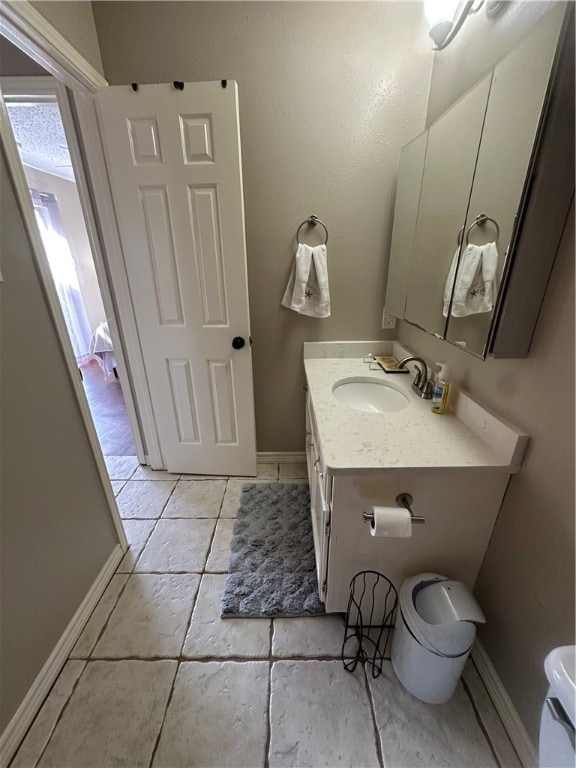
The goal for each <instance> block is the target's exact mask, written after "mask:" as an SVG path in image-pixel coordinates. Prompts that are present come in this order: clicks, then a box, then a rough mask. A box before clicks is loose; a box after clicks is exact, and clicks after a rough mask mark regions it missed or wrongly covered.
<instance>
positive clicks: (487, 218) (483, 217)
mask: <svg viewBox="0 0 576 768" xmlns="http://www.w3.org/2000/svg"><path fill="white" fill-rule="evenodd" d="M487 221H491V222H492V223H493V224H494V226H495V227H496V240H498V238H499V237H500V227H499V226H498V222H497V221H496V219H491V218H490V216H486V214H485V213H480V214H478V216H476V218H475V219H474V221H473V222H472V224H470V226H469V227H468V232H467V233H466V245H470V230H471V229H472V227H475V226H476V224H478V226H479V227H482V226H484V224H486V222H487ZM463 234H464V224H463V225H462V226H461V227H460V230H459V231H458V245H462V235H463Z"/></svg>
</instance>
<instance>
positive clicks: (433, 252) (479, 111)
mask: <svg viewBox="0 0 576 768" xmlns="http://www.w3.org/2000/svg"><path fill="white" fill-rule="evenodd" d="M491 78H492V73H490V74H489V75H486V77H484V78H483V79H482V80H481V81H480V82H479V83H478V84H477V85H476V86H474V88H472V89H471V90H470V91H468V92H467V93H466V94H465V95H464V96H463V97H462V98H461V99H460V100H459V101H457V102H456V104H454V106H453V107H451V108H450V109H449V110H448V111H447V112H445V113H444V114H443V115H442V117H440V118H439V119H438V120H437V121H436V122H435V123H434V124H433V125H432V126H431V128H430V130H429V132H428V146H427V150H426V160H425V163H424V176H423V179H422V190H421V194H420V205H419V208H418V218H417V223H416V232H415V235H414V249H413V254H412V260H411V264H410V273H409V279H408V294H407V299H406V313H405V318H406V320H408V321H409V322H411V323H414V324H415V325H418V326H419V327H420V328H422V329H424V330H425V331H428V332H429V333H433V334H435V335H436V336H440V337H442V338H444V335H445V331H446V322H447V319H446V314H447V308H445V306H444V291H445V287H446V283H447V277H448V274H449V271H450V266H451V264H452V262H453V259H454V258H457V255H456V252H457V251H458V250H459V249H458V234H459V231H460V229H461V228H462V227H463V226H464V223H465V221H466V214H467V211H468V204H469V200H470V192H471V189H472V182H473V179H474V169H475V166H476V158H477V155H478V146H479V144H480V136H481V134H482V124H483V121H484V116H485V113H486V105H487V103H488V93H489V91H490V81H491Z"/></svg>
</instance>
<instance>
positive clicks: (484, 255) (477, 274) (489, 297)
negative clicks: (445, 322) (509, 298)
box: [443, 243, 498, 317]
mask: <svg viewBox="0 0 576 768" xmlns="http://www.w3.org/2000/svg"><path fill="white" fill-rule="evenodd" d="M457 262H458V251H456V253H455V254H454V258H453V259H452V264H451V265H450V270H449V272H448V277H447V279H446V285H445V287H444V308H443V315H444V317H447V316H448V307H449V304H450V294H451V293H452V286H454V296H453V298H452V310H451V314H452V315H453V316H454V317H467V316H468V315H476V314H480V313H483V312H491V311H492V309H493V307H494V300H495V298H496V269H497V266H498V251H497V249H496V243H486V245H467V246H466V248H465V249H464V251H463V252H462V255H461V257H460V263H459V264H458V271H457V272H456V264H457ZM455 273H456V277H454V274H455Z"/></svg>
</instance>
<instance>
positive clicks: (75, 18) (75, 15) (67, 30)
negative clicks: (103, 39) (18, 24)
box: [30, 0, 104, 74]
mask: <svg viewBox="0 0 576 768" xmlns="http://www.w3.org/2000/svg"><path fill="white" fill-rule="evenodd" d="M30 4H31V5H33V6H34V8H35V9H36V10H37V11H38V13H41V14H42V16H44V18H45V19H46V21H47V22H49V23H50V24H52V26H53V27H55V28H56V29H57V30H58V32H60V34H61V35H62V37H65V38H66V40H67V41H68V42H69V43H70V45H72V46H74V48H76V50H77V51H78V52H79V53H81V54H82V56H84V58H85V59H86V60H87V61H88V62H89V63H90V64H92V66H93V67H94V69H96V70H98V72H100V74H103V72H104V70H103V69H102V59H101V58H100V48H99V46H98V38H97V36H96V28H95V26H94V14H93V12H92V3H91V2H89V0H66V1H65V2H52V0H36V2H31V3H30Z"/></svg>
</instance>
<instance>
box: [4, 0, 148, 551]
mask: <svg viewBox="0 0 576 768" xmlns="http://www.w3.org/2000/svg"><path fill="white" fill-rule="evenodd" d="M0 36H2V37H5V38H6V39H8V40H9V41H10V42H11V43H13V44H14V45H15V46H16V47H17V48H19V49H20V50H21V51H23V52H24V53H25V54H26V55H27V56H29V57H30V58H31V59H32V60H33V61H35V62H36V63H38V64H40V66H42V67H43V68H44V69H45V70H46V71H47V72H49V73H50V74H51V75H52V76H53V77H54V78H55V79H56V80H57V81H58V83H60V84H63V86H67V87H68V88H70V89H71V91H72V95H73V97H74V96H77V97H78V104H80V109H78V110H77V111H78V112H83V113H85V114H87V115H88V116H87V118H86V119H85V121H84V125H86V126H88V130H87V133H88V136H87V137H86V136H84V135H81V136H79V135H78V133H79V131H76V130H75V131H74V135H75V136H76V137H77V138H78V139H79V140H80V141H84V142H85V143H87V144H89V146H90V148H91V155H90V165H91V168H94V169H95V171H96V173H95V174H94V176H96V178H97V182H95V181H94V179H93V175H92V174H91V175H90V178H89V182H90V183H91V184H92V188H91V189H90V190H89V192H88V188H87V190H86V191H85V194H86V201H87V202H89V203H90V204H89V205H88V206H87V210H88V211H90V215H91V216H94V218H91V221H90V224H91V226H94V229H93V233H96V231H97V228H96V221H98V223H99V225H100V226H99V232H100V233H102V232H103V231H107V230H108V229H109V230H110V232H111V237H110V238H109V239H108V241H107V242H104V241H102V243H101V247H100V248H99V249H98V253H99V254H100V256H101V259H102V266H103V271H104V274H106V275H107V277H109V282H107V283H106V285H107V287H108V289H109V291H110V294H109V297H110V301H111V302H112V303H113V304H114V305H115V308H116V311H117V312H118V320H119V321H120V323H121V325H122V327H121V329H119V330H120V335H121V337H123V338H122V341H123V342H124V350H125V351H126V352H129V355H127V356H128V357H129V360H128V361H127V362H129V365H130V373H131V375H132V376H133V377H134V380H135V383H136V385H137V386H140V387H141V388H142V389H140V390H139V391H138V394H139V398H138V405H139V412H140V417H141V423H142V426H143V427H144V428H145V427H146V424H147V425H148V427H150V426H151V425H152V426H153V429H152V432H151V434H148V432H145V435H144V436H145V438H146V442H147V455H146V456H145V459H146V460H148V461H149V463H150V465H151V466H152V467H153V468H155V469H156V468H161V467H162V465H163V463H162V457H161V454H160V451H159V443H158V440H157V434H156V425H155V422H154V417H153V414H152V412H151V403H150V395H149V392H148V385H147V382H146V378H145V375H144V364H143V360H142V353H141V350H140V344H139V342H138V335H137V332H136V325H135V320H134V312H133V308H132V302H131V300H130V298H129V297H130V294H129V291H128V285H127V280H126V281H125V284H123V281H122V271H123V260H122V255H121V251H120V250H119V249H118V250H116V249H114V248H112V249H110V247H109V246H110V239H112V238H113V234H114V232H115V231H116V228H117V224H116V219H115V215H114V211H113V209H111V208H110V207H109V206H107V205H106V204H105V203H106V192H107V195H108V197H109V199H110V201H111V192H110V189H109V187H108V182H107V175H106V171H105V166H104V156H103V150H102V146H101V144H100V136H99V133H98V128H97V123H96V114H95V110H94V106H93V94H94V93H95V92H96V91H97V90H98V88H101V87H105V86H107V85H108V82H107V81H106V80H105V79H104V78H103V77H102V75H100V73H99V72H97V71H96V70H95V69H94V67H92V65H91V64H90V63H89V62H88V61H86V59H85V58H84V57H83V56H81V54H79V53H78V51H77V50H76V49H75V48H74V47H73V46H72V45H70V43H69V42H68V41H67V40H66V39H65V38H64V37H63V36H62V35H61V34H60V33H59V32H58V31H57V30H56V29H55V28H54V27H53V26H52V25H51V24H49V23H48V22H47V21H46V20H45V19H44V17H43V16H42V15H41V14H40V13H39V12H38V11H36V9H35V8H33V7H32V5H30V3H29V2H28V0H19V2H17V3H13V4H9V3H8V2H3V3H1V4H0ZM61 87H62V85H61ZM66 103H68V101H66ZM74 105H75V106H76V105H77V102H76V101H74ZM90 107H91V110H92V115H93V122H92V128H93V130H90V125H91V121H90ZM94 134H95V135H94ZM0 142H1V145H2V148H3V151H4V155H5V159H6V164H7V168H8V173H9V175H10V178H11V182H12V185H13V188H14V193H15V196H16V200H17V203H18V206H19V209H20V212H21V215H22V220H23V224H24V227H25V230H26V233H27V236H28V238H29V242H30V245H31V249H32V253H33V257H34V260H35V264H36V268H37V270H38V275H39V277H40V280H41V283H42V288H43V292H44V295H45V298H46V303H47V307H48V311H49V313H50V315H51V317H52V321H53V323H54V328H55V331H56V334H57V337H58V340H59V342H60V346H61V349H62V353H63V358H64V361H65V365H66V368H67V369H68V374H69V377H70V381H71V384H72V388H73V391H74V393H75V395H76V400H77V403H78V407H79V410H80V414H81V417H82V420H83V422H84V426H85V429H86V433H87V436H88V440H89V444H90V446H91V448H92V454H93V456H94V462H95V464H96V468H97V471H98V474H99V475H100V479H101V482H102V486H103V489H104V493H105V498H106V501H107V502H108V511H109V514H110V517H111V521H112V524H113V526H114V529H115V531H116V534H117V536H118V540H119V542H120V544H121V546H122V549H123V550H124V551H125V550H126V549H127V547H128V541H127V539H126V534H125V532H124V527H123V524H122V519H121V517H120V513H119V511H118V506H117V503H116V499H115V497H114V493H113V491H112V485H111V483H110V479H109V476H108V470H107V467H106V463H105V461H104V456H103V453H102V449H101V446H100V443H99V441H98V436H97V434H96V429H95V427H94V422H93V420H92V416H91V413H90V409H89V407H88V401H87V398H86V394H85V392H84V387H83V386H82V382H81V380H80V377H79V376H78V372H77V364H76V359H75V357H74V354H73V351H72V346H71V343H70V340H69V337H68V332H67V329H66V325H65V323H64V317H63V315H62V310H61V308H60V304H59V301H58V297H57V294H56V290H55V288H54V283H53V280H52V277H51V273H50V268H49V266H48V260H47V257H46V252H45V250H44V245H43V243H42V239H41V237H40V232H39V230H38V226H37V223H36V218H35V215H34V211H33V208H32V202H31V200H30V195H29V193H28V184H27V182H26V177H25V176H24V170H23V168H22V163H21V161H20V155H19V153H18V148H17V146H16V141H15V139H14V135H13V133H12V129H11V126H10V122H9V118H8V113H7V110H6V107H5V105H4V104H3V103H2V102H1V101H0ZM79 167H80V168H81V169H82V170H84V164H83V163H80V165H79ZM77 181H78V180H77ZM103 189H104V192H103V191H102V190H103ZM90 193H91V194H90ZM102 199H104V204H103V205H100V201H101V200H102ZM96 213H97V218H96V216H95V215H94V214H96ZM87 225H88V222H87ZM97 241H98V238H97ZM98 242H99V241H98ZM99 245H100V242H99ZM124 276H125V275H124ZM114 297H115V298H117V299H120V300H121V302H122V305H121V306H118V302H116V301H114ZM103 298H104V296H103ZM127 298H128V301H126V299H127ZM125 302H126V303H125ZM106 309H107V311H108V308H106ZM134 339H136V343H135V344H134ZM127 380H128V379H127ZM141 401H142V402H141ZM148 404H149V407H150V416H151V420H150V419H147V418H146V409H147V405H148ZM154 437H156V444H155V442H154ZM155 445H156V446H157V451H156V450H155Z"/></svg>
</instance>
